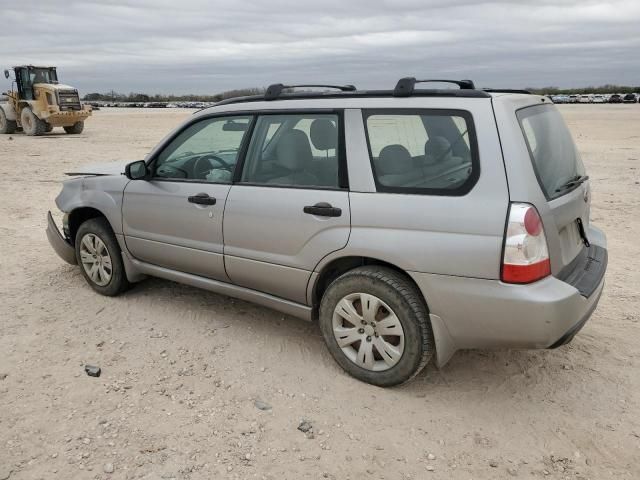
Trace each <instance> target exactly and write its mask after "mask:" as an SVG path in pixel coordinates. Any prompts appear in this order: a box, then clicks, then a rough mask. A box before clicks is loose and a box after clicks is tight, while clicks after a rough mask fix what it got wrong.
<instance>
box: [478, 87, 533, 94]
mask: <svg viewBox="0 0 640 480" xmlns="http://www.w3.org/2000/svg"><path fill="white" fill-rule="evenodd" d="M482 91H483V92H489V93H524V94H526V95H531V92H530V91H529V90H524V89H522V90H521V89H517V88H483V89H482Z"/></svg>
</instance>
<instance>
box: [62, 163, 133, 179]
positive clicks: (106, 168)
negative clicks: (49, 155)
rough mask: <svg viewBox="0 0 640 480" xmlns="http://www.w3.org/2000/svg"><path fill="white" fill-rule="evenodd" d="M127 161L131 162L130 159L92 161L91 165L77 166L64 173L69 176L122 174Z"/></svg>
mask: <svg viewBox="0 0 640 480" xmlns="http://www.w3.org/2000/svg"><path fill="white" fill-rule="evenodd" d="M129 163H131V161H127V162H107V163H94V164H92V165H87V166H85V167H80V168H77V169H75V170H73V171H71V172H65V175H69V176H71V177H79V176H88V175H123V174H124V167H125V166H127V165H128V164H129Z"/></svg>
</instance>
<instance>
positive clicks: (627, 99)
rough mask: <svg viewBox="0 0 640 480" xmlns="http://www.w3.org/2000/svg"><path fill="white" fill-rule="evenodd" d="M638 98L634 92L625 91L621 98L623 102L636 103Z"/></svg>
mask: <svg viewBox="0 0 640 480" xmlns="http://www.w3.org/2000/svg"><path fill="white" fill-rule="evenodd" d="M637 101H638V99H637V98H636V94H635V93H627V94H626V95H625V96H624V98H623V99H622V102H623V103H636V102H637Z"/></svg>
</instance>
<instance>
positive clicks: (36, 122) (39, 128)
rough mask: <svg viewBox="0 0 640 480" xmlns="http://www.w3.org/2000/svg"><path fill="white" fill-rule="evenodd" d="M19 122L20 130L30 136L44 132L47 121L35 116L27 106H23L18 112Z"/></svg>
mask: <svg viewBox="0 0 640 480" xmlns="http://www.w3.org/2000/svg"><path fill="white" fill-rule="evenodd" d="M20 123H22V130H24V133H25V134H27V135H30V136H39V135H42V134H44V133H45V131H46V127H47V123H46V122H43V121H42V120H40V119H39V118H38V117H36V114H35V113H33V111H32V110H31V109H30V108H29V107H24V108H23V109H22V112H20Z"/></svg>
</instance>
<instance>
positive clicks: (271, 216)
mask: <svg viewBox="0 0 640 480" xmlns="http://www.w3.org/2000/svg"><path fill="white" fill-rule="evenodd" d="M341 118H342V115H341V113H339V112H327V113H318V112H314V113H299V112H297V113H286V112H284V113H274V114H264V115H261V116H259V117H258V118H257V119H256V124H255V127H254V132H253V135H252V139H251V142H250V145H249V147H248V151H247V155H246V158H245V160H244V165H243V168H242V170H241V171H238V172H237V173H236V175H237V177H236V180H237V181H236V182H235V183H234V185H233V186H232V187H231V190H230V192H229V196H228V198H227V206H226V210H225V216H224V238H225V248H224V253H225V255H224V258H225V266H226V270H227V273H228V275H229V277H230V278H231V281H232V282H234V283H236V284H238V285H241V286H244V287H248V288H252V289H255V290H258V291H261V292H265V293H269V294H272V295H275V296H278V297H282V298H285V299H288V300H292V301H295V302H298V303H306V288H307V282H308V280H309V277H310V276H311V273H312V271H313V269H314V268H315V266H316V265H317V264H318V263H319V262H320V260H321V259H322V258H323V257H325V256H326V255H328V254H329V253H331V252H333V251H335V250H338V249H341V248H344V247H345V245H346V244H347V240H348V238H349V231H350V228H351V221H350V211H349V193H348V189H347V185H346V158H345V155H344V148H343V145H341V143H342V139H343V138H344V136H343V135H342V134H340V132H341V129H342V128H343V127H342V122H341Z"/></svg>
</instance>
